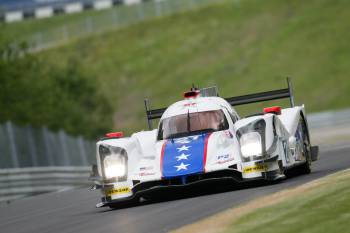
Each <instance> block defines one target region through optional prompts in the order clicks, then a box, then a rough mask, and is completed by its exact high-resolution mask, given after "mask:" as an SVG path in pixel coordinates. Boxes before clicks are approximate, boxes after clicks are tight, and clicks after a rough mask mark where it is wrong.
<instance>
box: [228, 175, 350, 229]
mask: <svg viewBox="0 0 350 233" xmlns="http://www.w3.org/2000/svg"><path fill="white" fill-rule="evenodd" d="M349 175H350V172H349V170H348V171H347V172H341V173H338V174H336V175H333V176H332V177H328V178H326V179H324V181H323V183H322V185H320V186H318V187H316V188H315V189H312V190H311V191H307V192H303V193H300V194H299V195H297V196H296V197H293V198H289V199H287V200H285V201H283V202H282V203H278V204H275V205H273V206H270V207H266V208H261V209H258V210H256V211H254V212H252V213H249V214H247V215H244V216H243V217H241V218H239V219H237V220H235V221H234V222H233V223H232V224H231V226H230V227H229V228H228V229H227V230H226V231H225V232H226V233H231V232H232V233H233V232H235V233H243V232H259V233H265V232H266V233H271V232H279V233H289V232H298V233H303V232H305V233H306V232H307V233H322V232H325V233H326V232H349V226H348V222H349V219H350V212H349V209H350V179H349V178H350V176H349Z"/></svg>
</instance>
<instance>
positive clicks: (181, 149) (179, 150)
mask: <svg viewBox="0 0 350 233" xmlns="http://www.w3.org/2000/svg"><path fill="white" fill-rule="evenodd" d="M190 147H191V146H185V145H183V146H182V147H179V148H176V149H177V150H178V152H181V151H184V150H188V148H190Z"/></svg>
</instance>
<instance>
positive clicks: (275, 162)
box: [97, 97, 307, 203]
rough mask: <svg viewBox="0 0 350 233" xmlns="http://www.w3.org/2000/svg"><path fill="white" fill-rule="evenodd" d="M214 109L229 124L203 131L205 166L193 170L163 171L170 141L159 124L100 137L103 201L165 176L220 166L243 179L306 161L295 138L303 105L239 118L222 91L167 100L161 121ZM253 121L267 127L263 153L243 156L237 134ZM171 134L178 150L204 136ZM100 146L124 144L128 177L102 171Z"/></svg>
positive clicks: (182, 163) (279, 172) (181, 163)
mask: <svg viewBox="0 0 350 233" xmlns="http://www.w3.org/2000/svg"><path fill="white" fill-rule="evenodd" d="M212 110H222V111H223V112H224V114H225V117H226V119H227V122H228V128H227V129H225V130H221V131H216V132H212V133H210V134H208V135H206V138H205V140H206V141H205V145H204V147H205V148H204V152H203V153H205V155H204V157H203V160H202V157H200V158H201V159H200V160H198V161H199V163H203V164H202V165H203V171H202V172H196V174H186V175H183V174H182V175H179V176H178V177H177V176H175V175H174V176H172V177H165V175H164V174H163V173H162V172H164V171H162V169H164V166H165V165H162V163H163V160H164V158H163V156H164V150H166V149H164V148H166V145H165V144H166V143H170V142H169V140H157V135H158V130H157V129H155V130H152V131H142V132H138V133H134V134H132V135H131V136H130V137H126V138H111V139H108V138H107V139H105V140H101V141H99V142H98V143H97V167H98V173H99V175H100V176H101V177H102V180H103V181H102V193H103V195H104V198H103V202H105V203H108V202H115V201H118V200H124V199H125V198H127V197H132V196H134V195H135V192H136V191H135V190H137V189H136V187H137V186H138V187H140V184H145V183H148V184H153V183H152V182H157V181H164V180H167V179H169V180H172V179H176V178H181V177H185V176H190V175H197V174H201V175H203V174H207V173H208V174H209V173H210V174H216V173H215V172H218V171H229V172H232V174H236V175H237V179H241V180H243V181H244V180H251V179H278V178H281V177H282V176H283V171H284V170H286V169H288V168H291V167H294V166H296V165H300V164H305V163H306V162H307V159H306V157H305V156H304V155H303V154H302V153H301V149H300V146H299V147H298V139H297V138H296V135H297V134H298V130H299V131H300V129H299V128H300V122H301V120H302V119H304V118H303V117H305V112H304V106H298V107H294V108H287V109H283V110H282V113H281V114H280V115H276V114H272V113H267V114H261V115H259V116H253V117H248V118H244V119H240V117H239V116H238V114H237V113H236V111H235V110H234V109H233V108H232V107H231V105H230V104H229V103H228V102H226V100H225V99H223V98H220V97H196V98H190V99H185V100H182V101H179V102H176V103H175V104H173V105H171V106H170V107H169V108H168V109H167V110H166V111H165V112H164V114H163V115H162V118H161V121H162V120H163V119H166V118H169V117H172V116H177V115H181V114H190V113H195V112H206V111H212ZM305 120H306V119H305ZM257 121H263V122H265V123H264V124H265V129H264V130H263V132H264V133H265V135H260V140H261V141H262V142H261V143H264V145H262V148H265V151H264V152H263V154H264V155H261V156H260V157H259V158H253V157H254V156H251V157H249V158H245V157H244V156H242V150H241V141H240V139H239V138H240V136H239V135H240V134H241V133H240V132H246V133H249V132H250V131H249V125H252V124H254V122H257ZM245 128H247V129H245ZM247 130H248V131H247ZM253 131H254V130H253ZM243 134H244V133H243ZM243 134H242V135H243ZM242 135H241V136H242ZM251 136H252V137H253V136H255V137H257V138H258V136H257V134H254V133H253V134H251ZM242 137H243V136H242ZM244 137H245V136H244ZM247 138H248V136H247ZM263 139H264V140H263ZM174 140H175V142H173V143H174V145H176V147H174V148H176V149H177V150H178V151H179V150H181V149H180V148H181V147H180V145H181V143H182V144H183V145H184V146H185V147H184V148H183V149H185V148H186V142H187V143H195V142H194V140H202V139H200V138H199V139H198V137H197V138H196V137H193V136H192V137H182V138H177V139H174ZM176 143H177V144H176ZM203 143H204V136H203ZM299 144H300V143H299ZM188 145H190V144H188ZM191 145H192V144H191ZM193 145H195V144H193ZM100 146H107V147H114V148H122V149H123V150H125V152H126V153H127V162H126V166H127V175H126V177H125V176H124V178H123V179H119V178H115V179H106V178H105V174H103V166H104V165H103V162H102V160H103V158H101V156H100V153H99V147H100ZM169 148H170V146H169ZM249 149H250V148H248V151H249ZM170 150H171V148H170V149H169V151H170ZM125 152H124V153H125ZM174 156H183V157H182V159H180V160H178V158H177V157H176V158H177V160H174V164H175V163H176V162H178V164H175V165H174V167H175V169H176V170H179V171H180V172H186V169H189V168H190V166H191V165H190V164H189V162H187V163H186V160H187V159H188V158H186V156H187V155H186V154H185V155H183V154H181V151H179V154H176V153H175V154H174ZM192 156H194V155H192ZM196 156H203V155H196ZM196 161H197V160H196ZM187 164H188V165H187ZM162 166H163V167H162ZM186 166H188V167H186ZM175 172H176V171H175ZM269 176H271V177H269ZM182 182H183V183H182V184H183V185H185V184H188V183H187V182H188V181H187V180H185V179H182ZM154 184H155V186H156V183H154ZM158 185H160V184H158Z"/></svg>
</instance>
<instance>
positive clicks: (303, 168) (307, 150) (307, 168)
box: [298, 116, 311, 174]
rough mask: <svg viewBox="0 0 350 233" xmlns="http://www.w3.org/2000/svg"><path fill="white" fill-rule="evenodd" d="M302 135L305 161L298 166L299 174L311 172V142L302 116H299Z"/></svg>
mask: <svg viewBox="0 0 350 233" xmlns="http://www.w3.org/2000/svg"><path fill="white" fill-rule="evenodd" d="M300 124H301V130H302V137H303V154H304V156H305V158H306V162H305V163H304V164H302V165H300V167H299V168H298V170H299V171H300V173H301V174H310V173H311V143H310V137H309V133H308V130H307V125H306V122H305V119H304V117H303V116H301V118H300Z"/></svg>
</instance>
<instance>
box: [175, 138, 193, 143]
mask: <svg viewBox="0 0 350 233" xmlns="http://www.w3.org/2000/svg"><path fill="white" fill-rule="evenodd" d="M175 142H176V143H179V144H188V143H190V142H191V141H190V140H189V139H188V138H181V139H177V140H175Z"/></svg>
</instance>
